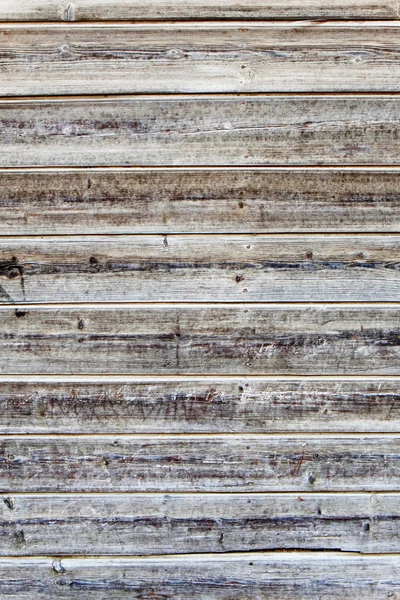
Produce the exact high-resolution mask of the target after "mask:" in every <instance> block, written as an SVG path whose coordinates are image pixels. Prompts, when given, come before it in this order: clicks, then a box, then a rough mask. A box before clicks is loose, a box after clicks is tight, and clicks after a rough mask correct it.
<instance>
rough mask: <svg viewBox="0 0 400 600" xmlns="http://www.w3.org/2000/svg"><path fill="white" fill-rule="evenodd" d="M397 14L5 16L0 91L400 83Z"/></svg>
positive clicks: (389, 88)
mask: <svg viewBox="0 0 400 600" xmlns="http://www.w3.org/2000/svg"><path fill="white" fill-rule="evenodd" d="M399 35H400V23H399V22H394V23H391V24H390V26H389V25H385V24H383V25H381V26H377V25H376V24H369V25H368V24H365V23H357V22H353V23H351V22H347V23H346V24H339V25H338V24H334V25H331V24H329V23H328V24H327V23H321V24H318V23H311V24H309V23H308V22H306V23H305V24H304V25H301V24H299V23H298V22H296V23H295V24H290V23H283V24H282V23H280V24H277V23H275V24H270V23H269V24H268V23H267V24H265V23H264V24H263V25H252V24H246V23H242V24H235V25H221V24H211V23H210V22H201V23H196V24H192V25H191V24H188V25H182V24H181V25H179V26H178V25H173V24H172V25H160V24H159V25H126V26H124V27H121V26H120V25H118V26H115V27H114V26H112V25H111V26H110V25H102V26H93V25H92V26H90V27H89V26H87V27H73V28H72V29H68V28H67V29H66V28H65V26H61V27H60V26H57V25H53V26H49V25H47V26H43V25H38V26H33V27H32V26H30V27H27V28H21V26H3V35H2V36H0V55H1V68H2V74H3V79H2V86H1V93H2V95H3V96H18V95H25V96H28V95H46V96H47V95H48V96H51V95H54V94H72V95H77V94H117V93H119V94H136V93H218V92H219V93H227V92H242V93H243V92H280V93H281V92H349V91H350V92H355V91H361V92H398V91H400V58H399V51H400V41H399Z"/></svg>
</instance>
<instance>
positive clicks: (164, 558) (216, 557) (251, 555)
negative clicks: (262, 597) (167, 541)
mask: <svg viewBox="0 0 400 600" xmlns="http://www.w3.org/2000/svg"><path fill="white" fill-rule="evenodd" d="M280 554H282V555H284V556H285V559H288V560H293V561H296V560H297V559H299V558H300V556H302V557H305V558H306V557H307V556H309V557H311V556H312V557H313V559H315V558H317V559H318V558H319V556H318V555H320V558H321V559H324V560H325V559H326V558H329V557H330V556H331V557H332V558H338V557H340V558H345V556H346V555H348V556H349V557H350V556H351V557H354V556H357V557H358V558H360V559H361V560H362V561H363V562H364V561H365V562H369V559H372V560H373V559H377V558H378V559H380V558H385V557H388V558H391V557H392V558H393V557H397V556H399V557H400V552H399V553H396V552H393V553H390V552H384V553H371V554H361V555H360V553H358V552H350V551H348V550H345V551H343V552H342V551H340V550H336V551H332V550H297V549H296V550H279V549H277V550H274V551H271V550H268V551H263V550H260V551H258V552H254V551H253V550H252V551H250V552H243V551H241V552H224V553H221V554H219V553H212V552H204V553H196V554H190V553H189V554H172V555H171V554H152V555H148V556H142V555H140V554H139V555H130V556H126V555H122V556H118V555H115V554H113V555H112V556H109V555H96V556H90V557H88V556H77V555H65V556H61V557H59V556H58V557H56V559H55V558H54V556H52V555H43V556H34V557H29V556H10V557H8V556H5V557H2V558H0V566H1V565H2V564H7V563H9V562H14V561H15V562H25V563H27V562H28V563H33V564H35V563H36V562H37V563H40V562H41V561H43V560H55V561H56V562H57V563H58V564H59V563H60V562H61V561H63V560H68V562H69V563H78V562H79V563H82V562H85V563H87V564H92V565H100V564H101V563H102V562H103V563H104V566H109V565H112V564H113V563H114V562H115V563H117V564H120V562H121V561H123V562H124V563H127V564H128V565H129V563H130V562H132V563H133V562H139V563H146V562H150V563H159V562H165V563H168V562H171V563H173V564H175V563H177V562H178V561H182V562H184V561H186V560H187V557H190V560H191V561H192V560H193V561H196V562H200V563H201V562H204V561H208V560H213V561H215V562H225V561H226V562H229V561H231V560H232V559H233V558H237V559H238V560H242V559H243V560H248V559H254V560H257V558H259V559H263V560H267V559H272V560H276V558H277V556H279V555H280ZM49 566H50V565H49Z"/></svg>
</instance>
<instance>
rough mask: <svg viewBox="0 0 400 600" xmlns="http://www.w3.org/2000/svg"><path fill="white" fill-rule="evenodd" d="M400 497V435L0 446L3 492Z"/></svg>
mask: <svg viewBox="0 0 400 600" xmlns="http://www.w3.org/2000/svg"><path fill="white" fill-rule="evenodd" d="M307 491H316V492H318V491H321V492H333V491H335V492H341V491H352V492H354V491H400V436H399V435H396V436H395V435H378V434H376V435H368V436H366V435H364V436H360V435H357V436H356V435H342V436H339V435H311V434H308V435H307V436H298V435H293V434H292V436H288V435H287V434H286V435H255V434H253V435H237V434H235V435H222V434H218V435H211V434H206V435H200V434H198V435H185V436H173V435H162V436H161V435H153V436H149V435H147V436H145V435H142V436H119V437H118V438H116V437H113V436H105V435H99V436H93V437H91V436H82V437H79V438H78V437H72V436H54V437H53V436H48V435H47V436H42V437H39V436H35V437H31V438H26V437H24V436H21V437H16V436H14V437H9V438H5V437H3V438H1V439H0V492H1V493H4V494H12V493H17V492H242V493H246V492H295V493H300V492H307Z"/></svg>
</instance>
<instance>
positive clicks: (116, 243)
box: [0, 235, 400, 304]
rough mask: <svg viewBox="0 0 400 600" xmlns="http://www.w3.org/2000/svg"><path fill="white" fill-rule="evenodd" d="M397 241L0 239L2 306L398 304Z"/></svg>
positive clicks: (320, 238)
mask: <svg viewBox="0 0 400 600" xmlns="http://www.w3.org/2000/svg"><path fill="white" fill-rule="evenodd" d="M399 263H400V237H399V236H387V235H385V236H378V235H376V236H371V235H368V236H354V235H352V236H338V235H334V236H329V237H327V236H326V235H324V236H276V237H271V236H266V235H256V236H255V235H252V236H250V235H246V236H244V235H241V236H239V235H229V236H223V235H221V236H212V237H210V236H198V235H188V236H148V235H147V236H122V237H119V236H118V237H114V236H113V237H112V238H109V237H105V236H103V237H90V238H87V237H70V238H59V237H58V238H54V237H53V238H51V237H45V238H40V239H38V238H33V239H24V238H23V239H16V240H13V239H9V238H7V239H5V240H0V285H1V287H0V302H3V303H14V302H18V303H28V304H29V303H57V302H152V301H154V302H199V301H200V302H224V301H226V300H229V302H232V303H233V302H243V299H244V297H245V299H246V301H248V302H302V301H303V302H310V301H313V302H316V301H319V302H353V301H358V302H362V301H369V302H375V301H378V302H379V301H381V302H382V301H393V302H395V301H399V300H400V274H399V273H398V271H399Z"/></svg>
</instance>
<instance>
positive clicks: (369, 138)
mask: <svg viewBox="0 0 400 600" xmlns="http://www.w3.org/2000/svg"><path fill="white" fill-rule="evenodd" d="M0 125H1V132H0V166H1V167H22V166H39V167H40V166H42V167H43V166H60V165H61V166H65V167H68V166H135V165H136V166H159V165H162V166H174V165H178V166H195V165H198V166H202V165H204V166H207V165H208V166H212V165H216V166H218V165H219V166H223V165H228V166H243V165H249V166H251V165H265V166H267V165H271V166H273V165H285V166H289V165H296V164H297V165H340V166H345V165H348V166H351V165H371V164H375V165H388V164H393V165H396V164H397V165H399V164H400V158H399V156H400V97H398V96H239V97H232V96H222V97H221V96H209V97H193V96H192V97H190V96H189V97H187V96H184V97H183V96H181V97H177V96H173V97H148V96H147V97H145V96H143V97H130V98H102V99H99V98H90V99H89V98H86V99H56V100H19V101H15V100H14V101H12V100H8V101H6V100H4V101H2V102H0Z"/></svg>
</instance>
